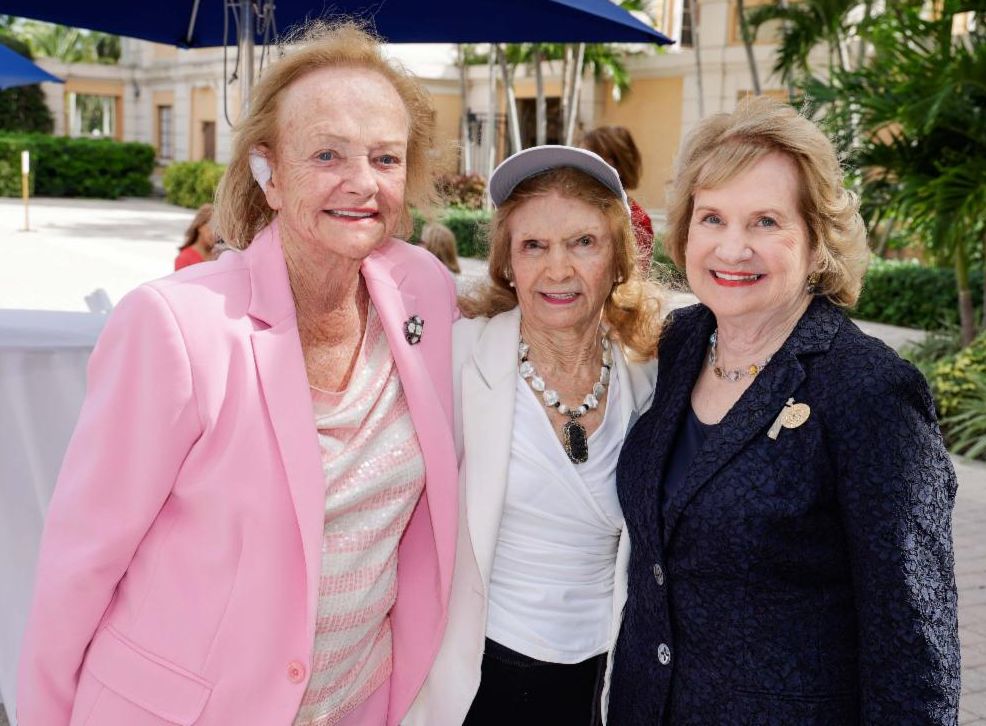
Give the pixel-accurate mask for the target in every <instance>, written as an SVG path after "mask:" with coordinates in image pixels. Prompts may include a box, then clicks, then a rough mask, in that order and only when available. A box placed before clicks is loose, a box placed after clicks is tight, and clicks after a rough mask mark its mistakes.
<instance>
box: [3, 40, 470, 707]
mask: <svg viewBox="0 0 986 726" xmlns="http://www.w3.org/2000/svg"><path fill="white" fill-rule="evenodd" d="M434 143H435V111H434V106H433V105H432V102H431V98H430V96H429V95H428V93H427V91H425V89H424V88H423V87H422V86H421V84H420V83H419V82H418V81H417V80H416V79H415V78H414V77H413V76H411V75H410V74H409V73H408V72H407V71H405V70H404V69H403V68H401V67H399V66H397V65H396V64H391V63H390V62H388V61H387V60H386V59H385V57H384V54H383V48H382V45H381V43H380V41H379V40H378V39H376V38H374V37H373V36H371V35H369V34H368V33H366V32H365V31H364V30H362V29H361V28H360V26H358V25H357V24H355V23H352V22H348V23H347V22H343V23H339V24H337V25H334V26H325V25H324V24H321V23H314V24H313V25H312V26H310V27H309V29H308V32H307V33H306V34H304V35H302V36H301V37H300V38H298V40H297V41H296V42H294V43H293V44H292V52H291V53H289V54H288V55H286V56H285V57H284V58H281V59H279V60H278V61H277V62H275V63H273V64H272V65H271V66H270V67H269V68H268V69H267V70H266V71H265V72H264V76H263V78H262V79H261V80H260V82H259V83H258V84H257V86H256V88H255V90H254V93H253V96H252V99H251V103H250V110H249V113H248V114H247V115H246V117H245V118H243V119H241V121H240V124H239V126H238V128H237V130H236V134H235V136H234V139H233V149H232V154H231V159H230V163H229V166H228V167H227V169H226V172H225V174H224V176H223V178H222V180H221V182H220V185H219V189H218V191H217V195H216V199H217V204H216V217H217V220H218V225H217V228H218V231H219V233H220V234H221V235H222V237H223V239H225V240H226V241H227V242H228V243H229V244H230V246H232V247H234V248H235V249H234V250H232V251H229V252H226V253H224V254H223V255H222V256H221V257H220V258H219V259H218V260H216V261H215V262H213V263H210V264H208V265H194V266H192V267H190V268H188V269H185V270H181V271H179V272H176V273H173V274H172V275H171V276H169V277H166V278H164V279H162V280H157V281H155V282H151V283H148V284H145V285H142V286H140V287H139V288H137V289H136V290H134V291H133V292H131V293H130V294H129V295H127V296H126V297H125V298H124V299H123V300H122V301H121V302H120V304H119V305H118V306H117V307H116V309H115V310H114V311H113V313H112V314H111V316H110V318H109V320H108V322H107V324H106V327H105V329H104V331H103V333H102V335H101V336H100V339H99V342H98V343H97V345H96V348H95V350H94V351H93V353H92V357H91V358H90V362H89V383H88V391H87V395H86V400H85V403H84V405H83V409H82V413H81V416H80V418H79V422H78V425H77V426H76V429H75V433H74V434H73V437H72V441H71V443H70V445H69V448H68V452H67V453H66V456H65V459H64V462H63V464H62V470H61V473H60V475H59V479H58V483H57V486H56V487H55V492H54V496H53V498H52V500H51V505H50V507H49V509H48V513H47V515H46V521H45V530H44V537H43V541H42V544H41V553H40V560H39V565H38V574H37V585H36V592H35V597H34V604H33V609H32V613H31V616H30V621H29V623H28V626H27V634H26V638H25V642H24V650H23V654H22V659H21V669H20V675H19V679H18V686H19V689H20V690H19V694H18V703H17V706H18V710H19V717H18V724H19V726H67V725H68V724H83V723H85V724H90V725H91V726H160V725H163V724H196V726H232V725H234V724H235V725H238V726H239V725H242V726H292V725H293V726H324V725H325V724H335V725H337V726H385V725H386V726H395V725H396V724H398V723H399V722H400V721H401V719H402V718H403V716H404V714H405V712H406V711H407V709H408V707H409V706H410V704H411V701H412V700H413V699H414V697H415V695H416V693H417V691H418V688H419V686H420V684H421V682H422V681H423V680H424V678H425V676H426V675H427V673H428V670H429V668H430V666H431V663H432V660H433V659H434V656H435V653H436V651H437V650H438V646H439V644H440V642H441V638H442V633H443V630H444V627H445V621H446V617H447V604H448V597H449V591H450V587H451V578H452V567H453V559H454V555H455V540H456V522H457V514H458V498H457V485H456V482H457V472H456V456H455V444H454V439H453V433H452V420H451V419H452V382H451V370H450V368H451V360H452V353H451V335H452V322H453V320H454V319H455V318H456V317H457V316H458V309H457V307H456V298H455V285H454V282H453V280H452V277H451V275H449V273H448V271H447V270H446V269H445V268H444V267H443V266H442V265H441V264H440V263H439V262H438V260H436V259H435V258H434V257H433V256H432V255H431V254H429V253H428V252H426V251H425V250H422V249H420V248H418V247H417V246H415V245H411V244H408V243H407V242H405V241H403V237H404V235H407V234H410V232H411V229H412V227H411V206H412V204H413V205H414V206H416V207H418V208H428V207H429V206H430V203H431V201H432V200H433V199H435V198H436V196H437V195H436V194H435V193H434V190H433V185H432V181H431V180H432V178H433V177H432V169H431V159H432V158H433V157H432V151H433V148H434Z"/></svg>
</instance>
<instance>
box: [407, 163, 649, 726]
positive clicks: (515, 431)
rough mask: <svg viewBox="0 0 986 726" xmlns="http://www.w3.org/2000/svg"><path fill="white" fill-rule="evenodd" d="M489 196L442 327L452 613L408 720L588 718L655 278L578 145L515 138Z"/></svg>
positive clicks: (614, 600) (612, 597) (611, 623)
mask: <svg viewBox="0 0 986 726" xmlns="http://www.w3.org/2000/svg"><path fill="white" fill-rule="evenodd" d="M490 196H491V197H492V200H493V203H494V204H495V205H496V208H497V209H496V213H495V214H494V216H493V220H492V223H491V230H490V256H489V273H490V281H489V283H488V284H487V285H486V286H485V287H483V288H480V289H478V290H475V291H474V292H473V293H472V294H471V295H470V296H469V297H468V298H464V299H460V308H461V309H462V311H463V313H464V315H465V316H466V317H467V318H471V319H465V320H461V321H460V322H458V323H456V325H455V327H454V329H453V381H454V386H455V402H456V409H455V413H456V429H457V446H458V453H459V456H460V486H461V491H460V498H461V502H462V504H461V506H460V526H459V540H458V545H457V556H456V565H455V573H454V575H453V587H452V598H451V602H450V605H449V622H448V627H447V630H446V634H445V637H444V640H443V642H442V646H441V650H440V651H439V654H438V657H437V659H436V662H435V666H434V667H433V669H432V672H431V674H430V676H429V678H428V680H427V681H426V683H425V685H424V687H423V689H422V691H421V693H420V694H419V696H418V699H417V701H416V702H415V705H414V706H413V707H412V710H411V713H410V715H409V717H408V720H407V723H411V724H428V726H451V725H453V724H461V723H463V722H465V723H467V724H503V723H507V722H508V721H509V722H510V723H513V724H539V725H540V724H546V723H559V724H562V723H563V724H566V725H570V726H581V725H582V724H586V725H588V724H591V723H594V722H598V720H599V719H600V696H601V691H602V688H603V682H604V675H605V673H606V671H607V654H608V653H609V651H610V650H611V648H612V643H613V637H614V635H615V633H616V632H617V631H618V629H619V622H618V620H619V613H620V611H621V610H622V606H623V601H624V599H625V593H626V581H625V576H624V573H625V569H626V559H627V555H628V543H627V540H626V537H625V535H624V528H623V514H622V512H621V510H620V505H619V501H618V499H617V496H616V487H615V472H616V464H617V459H618V457H619V453H620V447H621V445H622V443H623V438H624V435H625V434H626V431H627V430H628V428H629V426H630V424H631V423H632V422H633V421H634V420H635V419H636V418H637V417H638V416H639V415H640V413H641V412H642V411H643V410H645V409H646V408H647V406H648V405H649V403H650V400H651V396H652V394H653V388H654V378H655V376H656V364H655V353H656V346H657V339H658V336H659V334H660V303H659V300H660V295H659V292H660V291H659V289H658V288H657V287H656V286H655V285H654V284H653V283H649V282H647V281H645V280H644V279H643V278H642V276H641V274H640V273H639V271H638V269H637V266H636V261H635V260H636V245H635V241H634V234H633V229H632V227H631V223H630V213H629V207H628V205H627V198H626V194H625V192H624V191H623V187H622V186H621V184H620V179H619V175H618V174H617V173H616V171H615V170H614V169H613V168H612V167H610V166H609V165H608V164H606V163H605V162H604V161H603V160H602V159H601V158H600V157H598V156H597V155H595V154H593V153H592V152H589V151H585V150H582V149H576V148H572V147H566V146H541V147H535V148H532V149H528V150H526V151H522V152H520V153H519V154H516V155H514V156H512V157H510V158H509V159H507V160H506V161H505V162H503V163H502V164H501V165H500V166H499V167H497V169H496V170H495V171H494V172H493V175H492V176H491V178H490Z"/></svg>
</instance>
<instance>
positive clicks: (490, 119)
mask: <svg viewBox="0 0 986 726" xmlns="http://www.w3.org/2000/svg"><path fill="white" fill-rule="evenodd" d="M488 66H489V91H490V93H489V101H488V102H489V108H488V110H487V112H486V128H485V129H483V161H482V163H483V164H484V165H485V166H486V176H487V177H489V175H490V174H492V173H493V167H494V166H496V102H497V98H496V51H495V50H494V49H493V46H492V45H490V54H489V60H488ZM483 200H484V201H485V202H487V203H488V200H489V195H488V194H484V195H483Z"/></svg>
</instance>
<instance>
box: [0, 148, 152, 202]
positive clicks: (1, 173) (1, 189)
mask: <svg viewBox="0 0 986 726" xmlns="http://www.w3.org/2000/svg"><path fill="white" fill-rule="evenodd" d="M23 150H27V151H30V152H31V186H32V187H33V193H34V194H37V195H38V196H44V197H98V198H102V199H116V198H118V197H123V196H128V197H146V196H147V195H148V194H150V193H151V180H150V176H151V172H152V171H153V170H154V147H152V146H150V145H148V144H139V143H121V142H119V141H114V140H112V139H88V138H86V139H73V138H69V137H66V136H45V135H42V134H0V194H3V195H4V196H19V195H20V188H21V179H20V178H21V151H23Z"/></svg>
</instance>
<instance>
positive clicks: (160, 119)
mask: <svg viewBox="0 0 986 726" xmlns="http://www.w3.org/2000/svg"><path fill="white" fill-rule="evenodd" d="M157 154H158V157H159V158H161V159H171V158H174V146H173V142H172V122H171V106H158V107H157Z"/></svg>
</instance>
